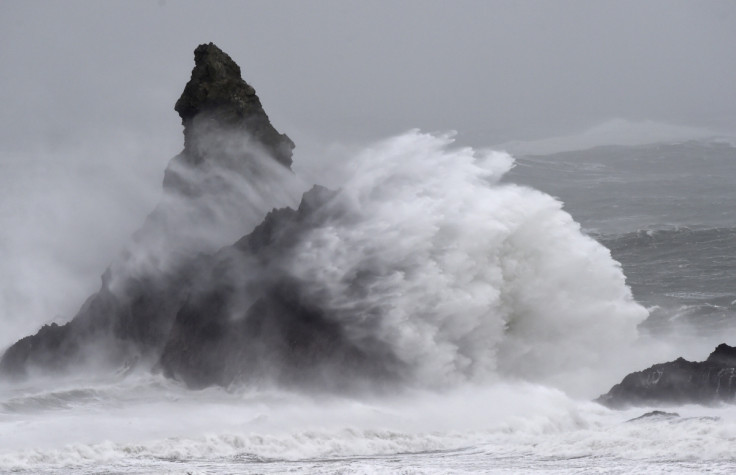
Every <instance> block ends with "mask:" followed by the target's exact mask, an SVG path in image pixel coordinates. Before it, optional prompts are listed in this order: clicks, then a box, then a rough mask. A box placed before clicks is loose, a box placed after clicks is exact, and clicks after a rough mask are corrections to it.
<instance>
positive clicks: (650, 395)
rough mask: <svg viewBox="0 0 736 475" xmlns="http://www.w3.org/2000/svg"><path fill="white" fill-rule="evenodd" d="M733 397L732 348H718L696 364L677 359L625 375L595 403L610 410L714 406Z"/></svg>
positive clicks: (735, 359) (735, 351)
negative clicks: (650, 406) (632, 407)
mask: <svg viewBox="0 0 736 475" xmlns="http://www.w3.org/2000/svg"><path fill="white" fill-rule="evenodd" d="M735 395H736V347H732V346H729V345H727V344H725V343H722V344H720V345H718V347H717V348H716V349H715V350H714V351H713V353H711V354H710V356H708V359H706V360H705V361H700V362H693V361H687V360H685V359H684V358H678V359H676V360H675V361H670V362H668V363H660V364H655V365H654V366H652V367H650V368H647V369H645V370H643V371H637V372H635V373H631V374H629V375H627V376H626V377H625V378H624V379H623V380H622V381H621V382H620V383H619V384H616V385H615V386H613V387H612V388H611V390H610V391H608V393H606V394H603V395H602V396H600V397H599V398H598V399H597V400H596V401H598V402H599V403H601V404H603V405H605V406H608V407H611V408H622V407H627V406H645V405H653V404H668V405H677V404H715V403H719V402H733V401H734V396H735Z"/></svg>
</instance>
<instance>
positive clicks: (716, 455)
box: [0, 131, 736, 474]
mask: <svg viewBox="0 0 736 475" xmlns="http://www.w3.org/2000/svg"><path fill="white" fill-rule="evenodd" d="M295 159H298V157H295ZM345 168H346V169H347V170H351V171H352V172H350V173H346V175H345V176H346V178H345V180H344V184H343V188H342V192H341V195H340V196H341V198H340V199H339V200H337V201H336V202H335V203H334V204H333V205H331V207H328V209H327V210H326V211H325V212H327V213H332V214H331V216H332V219H330V220H328V221H327V222H328V225H325V226H322V227H319V228H317V229H315V230H313V231H312V232H310V233H309V234H308V235H305V236H303V237H301V238H300V239H301V240H300V241H299V242H300V244H299V245H298V246H296V247H295V248H294V249H293V250H292V251H291V252H290V253H289V254H288V255H285V256H284V262H285V263H288V264H289V265H288V269H289V272H291V273H292V274H293V275H294V276H296V277H299V278H300V279H303V280H305V281H309V282H313V283H314V286H313V287H314V288H313V289H312V292H314V294H315V295H316V296H319V298H320V299H321V303H322V305H323V306H324V307H325V308H329V309H330V310H331V312H332V314H333V315H335V317H334V318H336V319H338V321H339V322H340V324H341V325H343V326H344V328H346V329H348V332H347V333H348V334H350V335H353V337H354V338H356V339H366V338H368V337H370V339H371V341H374V340H376V341H380V342H381V343H382V345H383V346H382V348H384V349H385V348H388V349H389V350H390V351H391V353H392V354H393V355H394V356H395V357H398V358H399V359H400V360H401V361H402V362H404V363H405V367H406V370H405V373H404V374H403V380H404V381H403V383H402V384H400V385H398V386H392V387H391V388H390V390H386V389H385V388H381V387H380V386H381V385H380V382H376V387H375V388H371V387H367V388H365V389H364V390H361V391H357V390H355V391H352V392H349V393H339V394H337V393H331V392H327V391H324V392H319V391H314V390H310V391H299V390H296V389H290V390H286V389H284V388H279V387H277V386H275V385H273V384H270V383H269V382H268V381H259V382H251V383H250V384H243V385H238V386H234V387H230V388H208V389H205V390H200V391H191V390H188V389H186V388H184V387H183V386H182V385H181V384H179V383H178V382H176V381H172V380H168V379H165V378H163V377H162V376H161V375H160V374H156V373H155V372H151V371H149V370H148V369H147V368H144V367H136V368H120V369H118V370H117V371H109V372H101V373H96V374H72V375H69V376H66V377H63V378H55V377H53V376H38V377H35V378H32V379H30V380H28V381H25V382H22V383H13V384H11V383H9V382H0V472H3V473H6V472H10V473H140V474H143V473H213V474H214V473H285V472H288V473H402V474H408V473H478V472H487V473H631V472H647V473H703V472H711V473H732V472H733V471H734V470H735V469H736V456H735V455H734V454H733V451H732V448H733V446H734V443H736V409H734V408H733V407H732V406H729V405H723V406H717V407H701V406H683V407H676V408H662V407H655V408H630V409H626V410H623V411H612V410H609V409H606V408H604V407H602V406H600V405H598V404H596V403H594V402H591V399H592V398H594V397H596V396H597V395H599V394H601V393H603V392H606V391H607V390H608V389H609V388H610V387H611V386H612V385H613V384H615V383H616V382H618V381H620V379H621V378H622V377H623V376H624V375H625V374H627V373H628V372H630V371H632V370H636V369H641V368H644V367H647V366H649V365H651V364H653V363H655V362H660V361H665V360H669V359H673V358H675V357H676V356H685V357H686V358H690V359H696V360H700V359H704V358H705V357H706V356H707V354H708V353H709V352H710V351H712V349H713V348H714V347H715V346H716V345H717V344H719V343H721V342H724V341H725V342H727V343H734V341H733V340H730V339H729V337H730V335H732V334H733V332H732V329H733V328H734V326H735V325H736V318H735V317H736V289H734V287H733V285H732V274H733V269H734V268H736V267H735V266H734V264H736V262H734V259H735V258H734V257H733V256H735V255H736V252H734V251H736V249H735V247H736V242H735V241H734V237H736V228H734V226H733V223H734V222H736V221H734V218H736V211H734V207H733V206H729V204H731V203H734V202H736V189H734V187H733V186H731V183H732V182H733V179H734V178H736V149H735V148H733V147H732V146H731V145H729V144H727V143H724V142H686V143H679V144H667V145H649V146H638V147H605V148H597V149H591V150H586V151H580V152H568V153H560V154H555V155H549V156H521V157H515V158H512V157H511V156H509V155H508V154H505V153H501V152H488V151H475V150H472V149H469V148H462V147H456V146H455V145H454V144H453V142H452V137H451V136H435V135H430V134H422V133H419V132H416V131H412V132H409V133H407V134H404V135H402V136H399V137H394V138H391V139H388V140H385V141H383V142H381V143H378V144H375V145H374V146H372V147H369V148H367V149H365V150H363V151H360V152H358V153H356V154H354V155H352V156H350V157H348V158H346V166H345ZM223 244H226V243H223ZM11 250H12V249H11ZM366 270H370V272H369V273H366V272H367V271H366ZM101 271H102V269H100V272H101ZM366 275H369V276H372V277H370V278H368V277H366ZM358 276H359V277H360V278H358ZM356 288H358V289H359V290H360V291H359V292H356V291H354V290H355V289H356ZM32 290H33V288H32V287H31V288H29V290H28V295H21V296H19V297H22V298H17V299H14V300H13V302H16V303H15V304H14V306H13V309H14V310H17V309H18V308H22V302H24V301H26V300H28V301H32V298H31V297H32V295H33V294H32ZM351 292H353V293H351ZM345 295H349V296H350V298H349V299H345V298H344V296H345ZM17 302H21V304H19V303H17ZM79 304H81V302H79ZM29 305H31V304H30V303H29ZM3 310H4V311H5V310H6V309H3ZM356 315H368V316H369V317H370V318H357V317H356ZM3 318H5V317H3ZM7 318H10V317H7ZM11 328H15V327H11ZM16 333H18V334H15V335H4V336H3V338H4V340H6V341H8V342H10V341H12V340H13V338H17V337H20V336H23V333H21V332H20V330H17V331H16ZM380 357H381V354H380V353H376V358H380ZM332 377H335V378H340V377H348V375H341V374H334V375H332ZM372 389H375V390H372ZM653 409H661V410H666V411H670V412H677V413H678V414H679V416H678V417H647V418H643V419H639V420H632V419H635V418H637V417H639V416H641V415H642V414H644V413H646V412H648V411H651V410H653Z"/></svg>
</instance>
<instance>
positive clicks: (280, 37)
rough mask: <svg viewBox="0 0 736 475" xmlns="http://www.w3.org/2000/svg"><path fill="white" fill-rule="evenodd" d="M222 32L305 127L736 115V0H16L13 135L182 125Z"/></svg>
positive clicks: (505, 136)
mask: <svg viewBox="0 0 736 475" xmlns="http://www.w3.org/2000/svg"><path fill="white" fill-rule="evenodd" d="M209 41H213V42H215V43H216V44H217V45H219V46H220V47H221V48H222V49H224V50H225V51H226V52H228V53H229V54H230V55H231V56H232V57H233V59H235V61H236V62H238V63H239V64H240V65H241V67H242V69H243V73H244V76H245V79H246V80H247V81H248V82H250V83H251V84H252V85H253V86H254V87H255V88H256V90H257V91H258V93H259V95H260V96H261V99H262V101H263V103H264V106H265V108H266V110H267V112H268V113H269V114H270V116H271V117H272V119H273V121H274V123H275V125H276V126H277V128H279V129H280V130H282V131H284V132H287V133H289V134H291V135H296V136H297V137H295V139H296V138H298V136H300V135H302V134H305V135H307V136H309V137H313V138H316V139H319V140H324V141H339V140H350V139H355V138H359V139H363V138H373V137H379V136H385V135H389V134H394V133H399V132H402V131H403V130H406V129H408V128H412V127H420V128H422V129H424V130H429V131H432V130H447V129H455V130H457V131H458V132H459V133H460V137H461V138H462V139H465V140H468V141H469V142H472V143H475V144H486V145H489V144H495V143H501V142H505V141H508V140H526V139H537V138H545V137H549V136H554V135H565V134H570V133H575V132H577V131H581V130H583V129H585V128H586V127H589V126H594V125H597V124H599V123H601V122H604V121H606V120H609V119H625V120H629V121H643V120H650V121H656V122H664V123H670V124H675V125H678V126H696V127H705V128H711V129H715V130H720V131H723V130H730V129H733V128H734V124H736V88H735V87H734V84H735V83H736V54H734V52H733V48H734V45H736V2H733V1H720V2H718V1H689V2H681V1H639V0H635V1H620V0H619V1H609V2H595V1H536V2H524V1H426V0H423V1H370V2H351V1H346V0H337V1H325V0H322V1H296V0H294V1H273V0H269V1H263V2H224V1H219V2H200V1H182V0H177V1H172V0H160V1H130V0H125V1H104V2H101V1H64V2H51V1H47V2H39V1H31V0H18V1H13V0H4V1H3V2H1V3H0V55H1V56H0V61H2V65H3V66H2V76H0V104H2V108H3V109H2V114H1V115H0V117H1V118H2V119H1V120H2V123H0V139H1V140H2V146H3V148H5V149H8V148H27V147H28V146H29V143H32V144H36V145H38V144H47V145H51V146H54V145H58V144H63V143H67V142H74V141H77V142H78V141H80V140H82V141H83V140H85V138H84V137H86V136H87V135H88V134H89V132H90V131H96V132H98V133H106V131H108V132H109V129H111V128H119V129H123V130H125V131H130V132H131V133H132V134H133V136H138V137H144V136H145V137H150V136H158V137H159V138H163V139H166V138H167V137H169V138H170V137H173V139H175V140H179V138H180V136H179V135H178V134H179V131H180V125H179V121H178V120H179V119H178V117H177V116H176V114H175V112H173V104H174V102H175V101H176V99H177V97H178V96H179V94H180V93H181V90H182V89H183V86H184V84H185V83H186V81H187V80H188V78H189V73H190V71H191V68H192V64H193V61H192V51H193V49H194V47H195V46H196V45H197V44H199V43H202V42H209ZM167 140H168V139H167ZM297 146H298V144H297Z"/></svg>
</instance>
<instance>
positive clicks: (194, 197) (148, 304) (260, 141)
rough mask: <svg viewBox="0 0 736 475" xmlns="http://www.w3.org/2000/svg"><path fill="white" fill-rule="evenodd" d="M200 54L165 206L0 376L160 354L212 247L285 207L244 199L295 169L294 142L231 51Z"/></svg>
mask: <svg viewBox="0 0 736 475" xmlns="http://www.w3.org/2000/svg"><path fill="white" fill-rule="evenodd" d="M194 59H195V66H194V69H193V71H192V76H191V79H190V80H189V82H188V83H187V84H186V87H185V88H184V92H183V93H182V95H181V97H180V98H179V100H178V101H177V102H176V106H175V109H176V111H177V112H178V113H179V115H180V117H181V120H182V123H183V125H184V138H185V139H184V149H183V151H182V152H181V153H180V154H179V155H177V156H176V157H174V158H173V159H172V160H171V162H170V163H169V166H168V167H167V169H166V172H165V176H164V184H163V186H164V196H163V199H162V201H161V203H160V204H159V205H158V206H157V207H156V209H155V210H154V211H153V212H152V213H151V214H150V215H149V216H148V218H147V219H146V221H145V222H144V223H143V225H142V227H141V229H139V230H138V231H137V232H136V234H135V235H134V236H133V238H132V239H131V242H130V244H129V245H128V246H127V248H126V249H125V250H124V252H123V253H122V255H121V256H119V257H118V258H116V259H114V260H112V264H111V265H110V267H109V268H108V269H107V271H105V273H104V274H103V277H102V286H101V288H100V290H99V291H98V292H97V293H95V294H93V295H92V296H90V297H89V298H88V299H87V301H86V302H85V303H84V304H83V305H82V307H81V308H80V310H79V312H78V313H77V315H76V316H75V317H74V318H73V319H71V320H70V321H69V322H68V323H66V324H63V325H57V324H55V323H53V324H50V325H45V326H43V328H41V329H40V330H39V331H38V333H36V334H35V335H31V336H28V337H25V338H23V339H21V340H19V341H18V342H16V343H15V344H13V345H12V346H10V347H9V348H8V349H7V351H5V353H4V354H3V356H2V359H0V376H4V377H6V378H7V377H22V376H25V375H27V374H28V373H29V372H33V371H35V370H38V371H40V372H53V373H59V372H64V371H66V370H68V369H70V368H72V367H74V368H85V367H87V366H90V367H96V368H97V367H102V368H109V367H119V366H121V365H123V366H124V365H129V364H130V362H132V361H143V360H148V361H152V362H156V361H158V359H159V358H160V355H161V353H162V351H163V349H164V347H165V346H166V344H167V341H168V340H169V336H170V333H171V328H172V325H173V322H174V319H175V317H176V315H177V313H178V312H179V311H180V309H181V308H182V307H183V306H184V304H185V302H186V301H187V299H188V296H189V294H190V292H191V286H193V285H194V282H195V280H196V279H197V276H198V275H199V274H200V273H201V271H202V269H203V267H204V268H208V267H209V266H210V262H209V260H208V259H209V257H208V256H209V255H210V254H211V252H214V250H216V249H219V248H220V247H222V246H226V245H230V244H232V243H233V242H234V241H235V240H236V239H237V238H238V237H241V236H243V235H244V234H245V233H248V232H250V231H251V230H252V229H253V228H254V227H255V225H256V224H258V223H259V222H260V221H261V220H262V219H263V217H264V216H265V215H266V213H267V212H268V211H269V210H270V209H272V208H275V207H280V206H283V202H281V201H279V200H273V202H271V201H270V200H269V198H270V197H269V196H259V201H258V203H257V204H255V205H254V204H253V203H251V202H248V200H247V199H246V198H244V197H247V196H248V194H250V195H254V194H257V192H258V191H259V189H258V186H261V187H262V188H264V189H268V190H274V189H277V188H278V187H279V185H280V184H281V183H280V181H279V180H281V179H282V177H283V176H291V175H292V173H291V172H290V170H289V168H290V166H291V163H292V158H291V157H292V150H293V149H294V143H293V142H292V141H291V140H290V139H289V138H288V137H287V136H286V135H285V134H281V133H279V132H278V131H277V130H276V129H275V128H274V127H273V126H272V125H271V122H270V120H269V118H268V116H267V115H266V113H265V111H264V110H263V107H262V106H261V101H260V99H259V98H258V96H257V95H256V92H255V90H254V88H253V87H252V86H250V85H249V84H248V83H246V82H245V81H244V80H243V79H242V77H241V72H240V67H239V66H238V65H237V64H236V63H235V62H234V61H233V60H232V59H231V58H230V56H228V55H227V54H225V53H224V52H223V51H222V50H220V49H219V48H218V47H217V46H215V45H214V44H212V43H209V44H203V45H200V46H198V47H197V48H196V50H195V51H194ZM279 170H283V172H281V171H279ZM251 185H252V187H253V190H251V189H248V186H251ZM244 188H245V190H244ZM254 190H255V191H254ZM218 226H222V227H224V228H228V229H226V230H224V231H227V232H224V231H223V233H222V234H221V235H222V236H225V238H222V239H223V240H224V241H223V242H220V241H218V240H217V239H214V238H213V237H212V236H213V235H216V236H219V235H217V234H216V233H215V232H211V231H212V230H214V231H218V229H217V227H218ZM202 230H204V231H207V232H208V234H205V233H204V232H202ZM228 239H229V240H228ZM111 257H113V256H111Z"/></svg>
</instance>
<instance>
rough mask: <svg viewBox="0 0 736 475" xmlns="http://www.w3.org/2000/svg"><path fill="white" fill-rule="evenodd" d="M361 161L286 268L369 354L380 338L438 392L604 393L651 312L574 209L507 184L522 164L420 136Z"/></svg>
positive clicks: (384, 145)
mask: <svg viewBox="0 0 736 475" xmlns="http://www.w3.org/2000/svg"><path fill="white" fill-rule="evenodd" d="M349 163H350V164H351V166H352V167H354V173H353V174H352V177H351V178H349V179H348V180H347V181H346V182H345V183H344V185H343V187H342V188H341V191H340V193H339V194H338V196H337V197H336V198H335V199H333V200H332V201H331V202H330V203H329V204H328V205H327V206H326V207H324V208H323V209H322V210H321V213H323V218H324V223H325V224H323V225H321V226H319V227H317V228H316V229H314V230H312V231H310V232H309V233H307V234H306V235H305V236H300V245H298V246H297V247H296V248H295V249H294V251H293V252H292V253H291V254H290V255H288V256H285V257H284V262H283V263H281V264H280V265H281V266H282V267H283V268H285V269H288V270H287V272H289V273H291V274H293V275H295V276H296V277H298V278H299V279H301V280H303V281H305V282H310V283H312V290H311V292H312V298H313V299H314V300H317V301H318V302H319V305H320V306H321V307H322V308H325V309H328V310H329V311H330V314H332V315H337V317H336V318H337V319H338V320H339V323H340V325H341V326H342V328H344V329H345V331H346V333H347V335H348V336H349V337H350V338H352V340H353V341H354V342H356V344H357V345H358V346H360V345H361V344H362V342H368V343H365V345H366V346H367V345H370V344H371V343H370V342H371V341H373V340H375V339H378V340H379V341H380V342H381V343H382V344H384V345H385V346H386V347H388V348H390V349H391V351H392V352H393V353H394V354H395V355H397V356H398V358H399V359H400V361H401V362H403V363H406V364H407V365H408V366H409V367H410V368H411V374H407V375H406V378H407V380H411V381H414V382H417V383H419V384H420V385H424V386H433V387H446V386H448V385H450V386H451V385H454V384H457V383H459V382H463V381H468V380H470V381H490V380H494V379H496V378H498V377H499V376H501V377H505V376H512V377H518V378H522V379H529V380H533V381H541V382H546V383H553V384H558V385H561V386H562V387H565V388H566V389H569V390H584V389H585V387H587V388H588V390H590V389H589V388H590V387H591V386H593V385H592V384H591V378H593V377H594V375H595V374H599V375H600V374H602V373H601V370H602V369H605V368H607V367H608V366H610V365H611V364H613V363H614V360H615V363H617V364H620V356H619V355H620V354H621V353H622V352H623V353H626V352H628V348H629V347H630V345H631V344H632V343H633V342H634V341H635V340H636V337H637V331H636V326H637V324H639V323H640V322H641V321H643V320H644V319H645V318H646V316H647V311H646V310H645V309H644V308H643V307H641V306H639V305H638V304H637V303H635V302H634V301H633V299H632V297H631V293H630V291H629V289H628V287H627V286H626V285H625V279H624V275H623V273H622V271H621V268H620V266H619V265H618V264H617V263H616V262H615V261H613V259H612V258H611V256H610V252H609V251H608V250H607V249H606V248H604V247H603V246H601V245H600V244H598V243H597V242H596V241H594V240H593V239H591V238H590V237H588V236H586V235H584V234H583V233H582V232H581V230H580V226H579V225H578V224H577V223H576V222H575V221H574V220H573V219H572V217H571V216H570V215H569V214H568V213H566V212H565V211H564V210H563V209H562V203H560V202H559V201H557V200H555V199H554V198H552V197H550V196H549V195H546V194H544V193H541V192H538V191H535V190H533V189H530V188H526V187H520V186H515V185H509V184H500V183H499V180H500V178H501V177H502V176H503V174H504V173H506V172H507V171H508V170H509V169H510V168H511V167H512V166H513V159H512V157H511V156H509V155H508V154H505V153H500V152H492V151H475V150H473V149H470V148H453V147H452V137H451V135H442V136H437V135H431V134H424V133H420V132H418V131H411V132H409V133H406V134H404V135H402V136H398V137H395V138H392V139H390V140H387V141H384V142H381V143H379V144H377V145H375V146H374V147H371V148H369V149H368V150H365V151H363V152H362V153H360V154H359V155H358V156H357V157H356V158H355V159H354V160H352V161H350V162H349ZM363 349H364V350H365V351H367V352H368V353H369V354H370V353H371V350H372V349H371V348H368V347H366V348H363Z"/></svg>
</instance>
